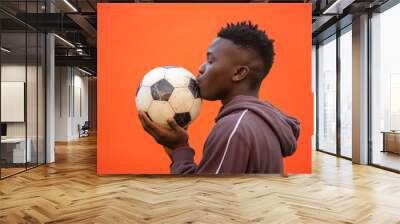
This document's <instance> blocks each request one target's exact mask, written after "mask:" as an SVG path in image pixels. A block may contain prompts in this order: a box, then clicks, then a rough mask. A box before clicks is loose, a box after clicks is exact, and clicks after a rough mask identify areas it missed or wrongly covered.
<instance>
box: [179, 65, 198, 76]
mask: <svg viewBox="0 0 400 224" xmlns="http://www.w3.org/2000/svg"><path fill="white" fill-rule="evenodd" d="M179 69H180V70H181V73H182V74H184V75H185V76H187V77H189V78H191V79H196V77H195V76H194V75H193V74H192V73H191V72H189V71H188V70H186V69H185V68H182V67H179Z"/></svg>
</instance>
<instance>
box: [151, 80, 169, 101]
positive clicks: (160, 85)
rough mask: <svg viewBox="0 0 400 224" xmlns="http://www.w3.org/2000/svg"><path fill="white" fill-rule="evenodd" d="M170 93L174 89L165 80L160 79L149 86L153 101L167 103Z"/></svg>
mask: <svg viewBox="0 0 400 224" xmlns="http://www.w3.org/2000/svg"><path fill="white" fill-rule="evenodd" d="M172 91H174V87H173V86H172V85H171V84H170V83H169V82H168V81H167V80H165V79H161V80H160V81H158V82H156V83H154V84H153V85H152V86H151V95H152V96H153V99H154V100H162V101H168V100H169V97H170V96H171V94H172Z"/></svg>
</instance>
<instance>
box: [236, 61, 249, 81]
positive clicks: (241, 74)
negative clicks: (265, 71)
mask: <svg viewBox="0 0 400 224" xmlns="http://www.w3.org/2000/svg"><path fill="white" fill-rule="evenodd" d="M249 72H250V68H249V66H247V65H241V66H239V67H238V68H237V69H236V72H235V74H234V75H233V76H232V81H234V82H239V81H242V80H243V79H245V78H246V77H247V75H248V74H249Z"/></svg>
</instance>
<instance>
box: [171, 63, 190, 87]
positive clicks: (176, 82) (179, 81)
mask: <svg viewBox="0 0 400 224" xmlns="http://www.w3.org/2000/svg"><path fill="white" fill-rule="evenodd" d="M179 72H181V71H180V69H179V68H171V69H168V70H167V72H166V73H165V79H166V80H167V81H168V82H169V83H171V84H172V85H173V86H174V87H175V88H177V87H187V86H188V85H189V81H190V77H188V76H186V75H184V76H181V75H177V74H179Z"/></svg>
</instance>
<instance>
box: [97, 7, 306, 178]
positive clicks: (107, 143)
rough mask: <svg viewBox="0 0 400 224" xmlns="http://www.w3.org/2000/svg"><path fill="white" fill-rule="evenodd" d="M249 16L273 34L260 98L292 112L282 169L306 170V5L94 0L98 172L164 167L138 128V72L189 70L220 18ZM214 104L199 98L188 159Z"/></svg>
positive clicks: (160, 155)
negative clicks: (291, 150) (291, 147)
mask: <svg viewBox="0 0 400 224" xmlns="http://www.w3.org/2000/svg"><path fill="white" fill-rule="evenodd" d="M242 20H250V21H252V22H253V23H256V24H258V25H259V27H261V28H262V29H264V30H266V31H267V34H268V35H269V36H270V37H271V38H272V39H274V40H275V51H276V57H275V62H274V65H273V67H272V70H271V72H270V74H269V75H268V76H267V78H266V79H265V80H264V83H263V86H262V88H261V92H260V98H262V99H267V100H269V101H270V102H271V103H272V104H274V105H275V106H277V107H279V108H280V109H281V110H283V111H284V112H286V113H288V114H289V115H292V116H294V117H296V118H298V119H299V120H300V122H301V132H300V138H299V141H298V143H299V144H298V148H297V152H296V153H295V154H294V155H293V156H291V157H289V158H286V159H285V171H286V172H288V173H310V172H311V136H312V131H313V95H312V91H311V4H265V3H207V4H175V3H174V4H166V3H163V4H157V3H142V4H110V3H108V4H107V3H102V4H98V80H97V81H98V153H97V172H98V173H99V174H160V173H169V165H170V161H169V158H168V156H167V155H166V154H165V153H164V150H163V148H162V147H161V146H159V145H158V144H157V143H156V142H155V141H154V140H153V139H152V138H151V136H149V135H148V134H147V133H146V132H145V131H144V130H143V129H142V127H141V125H140V122H139V119H138V116H137V111H136V106H135V93H136V88H137V86H138V84H139V82H140V80H141V79H142V77H143V75H144V74H145V73H146V72H148V71H149V70H150V69H152V68H154V67H158V66H161V65H178V66H181V67H184V68H186V69H188V70H189V71H191V72H192V73H193V74H195V75H196V74H197V71H198V67H199V65H200V64H201V63H202V62H203V61H204V60H205V57H206V52H207V48H208V46H209V44H210V42H211V41H212V40H213V39H214V38H215V37H216V34H217V32H218V31H219V29H220V28H221V26H225V25H226V23H227V22H236V21H242ZM219 107H220V102H207V101H203V107H202V110H201V112H200V116H199V117H198V118H197V120H196V121H195V122H194V123H193V124H192V125H191V126H190V127H189V136H190V139H189V140H190V144H191V146H192V147H193V148H195V150H196V156H195V160H196V162H199V161H200V159H201V157H202V151H203V144H204V141H205V139H206V137H207V135H208V134H209V132H210V130H211V128H212V127H213V125H214V118H215V116H216V115H217V112H218V110H219Z"/></svg>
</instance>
